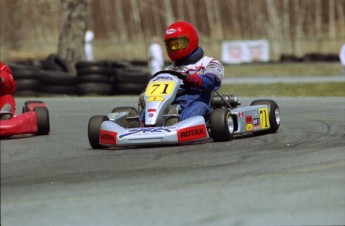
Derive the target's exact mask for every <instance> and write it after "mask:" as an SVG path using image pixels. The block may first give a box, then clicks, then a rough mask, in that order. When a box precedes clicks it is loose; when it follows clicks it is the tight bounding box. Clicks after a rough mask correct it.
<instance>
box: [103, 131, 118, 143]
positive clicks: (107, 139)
mask: <svg viewBox="0 0 345 226" xmlns="http://www.w3.org/2000/svg"><path fill="white" fill-rule="evenodd" d="M116 136H117V133H116V132H111V131H107V130H101V131H99V142H100V143H103V144H113V145H115V144H116Z"/></svg>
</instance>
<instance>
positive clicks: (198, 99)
mask: <svg viewBox="0 0 345 226" xmlns="http://www.w3.org/2000/svg"><path fill="white" fill-rule="evenodd" d="M164 41H165V46H166V51H167V54H168V56H169V58H170V59H171V60H172V64H171V65H170V66H168V67H167V68H165V69H166V70H173V71H177V72H180V73H182V74H184V75H187V77H186V79H185V80H184V81H183V83H184V85H185V88H184V89H183V90H182V94H180V93H181V92H179V95H178V96H177V98H176V99H175V102H176V103H178V104H179V105H180V113H181V114H180V120H178V118H176V117H175V118H174V117H172V118H171V119H168V120H167V123H166V124H167V125H173V124H175V123H177V122H178V121H181V120H185V119H187V118H190V117H193V116H204V117H205V119H208V118H209V117H210V114H211V108H210V101H211V97H212V92H213V91H214V90H218V89H219V88H220V85H221V82H222V79H223V77H224V67H223V65H222V64H221V63H220V62H219V61H218V60H216V59H214V58H212V57H208V56H205V55H204V51H203V49H202V48H201V47H199V40H198V34H197V31H196V29H195V28H194V26H193V25H192V24H190V23H188V22H185V21H179V22H175V23H173V24H171V25H170V26H169V27H168V28H167V29H166V30H165V34H164ZM173 110H174V109H173ZM176 111H177V110H176V109H175V112H171V111H170V110H169V112H168V115H174V114H175V115H177V113H178V112H176ZM144 116H145V115H144V114H141V116H140V121H141V122H143V121H144Z"/></svg>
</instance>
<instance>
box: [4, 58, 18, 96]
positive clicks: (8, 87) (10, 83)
mask: <svg viewBox="0 0 345 226" xmlns="http://www.w3.org/2000/svg"><path fill="white" fill-rule="evenodd" d="M0 79H1V80H2V81H0V94H1V95H4V94H13V93H14V92H15V91H16V82H15V81H14V79H13V76H12V71H11V69H10V68H9V67H8V66H7V65H6V64H3V63H1V62H0Z"/></svg>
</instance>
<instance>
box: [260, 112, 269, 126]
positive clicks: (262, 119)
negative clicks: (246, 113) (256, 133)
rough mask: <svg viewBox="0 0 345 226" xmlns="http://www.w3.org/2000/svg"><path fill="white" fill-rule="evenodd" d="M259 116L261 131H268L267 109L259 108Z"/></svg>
mask: <svg viewBox="0 0 345 226" xmlns="http://www.w3.org/2000/svg"><path fill="white" fill-rule="evenodd" d="M259 114H260V128H261V129H268V128H270V127H271V126H270V120H269V115H268V108H259Z"/></svg>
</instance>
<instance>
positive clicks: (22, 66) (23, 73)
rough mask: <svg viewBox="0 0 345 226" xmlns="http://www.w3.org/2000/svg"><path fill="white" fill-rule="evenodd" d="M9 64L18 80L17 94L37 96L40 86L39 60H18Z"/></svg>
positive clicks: (15, 78) (19, 95)
mask: <svg viewBox="0 0 345 226" xmlns="http://www.w3.org/2000/svg"><path fill="white" fill-rule="evenodd" d="M8 65H9V67H10V68H11V70H12V73H13V78H14V80H15V81H16V86H17V88H16V92H15V96H18V97H21V96H37V93H38V91H39V88H40V82H39V81H38V79H37V74H38V73H39V71H40V68H41V64H40V63H37V62H36V63H35V62H22V63H20V62H18V63H9V64H8Z"/></svg>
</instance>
